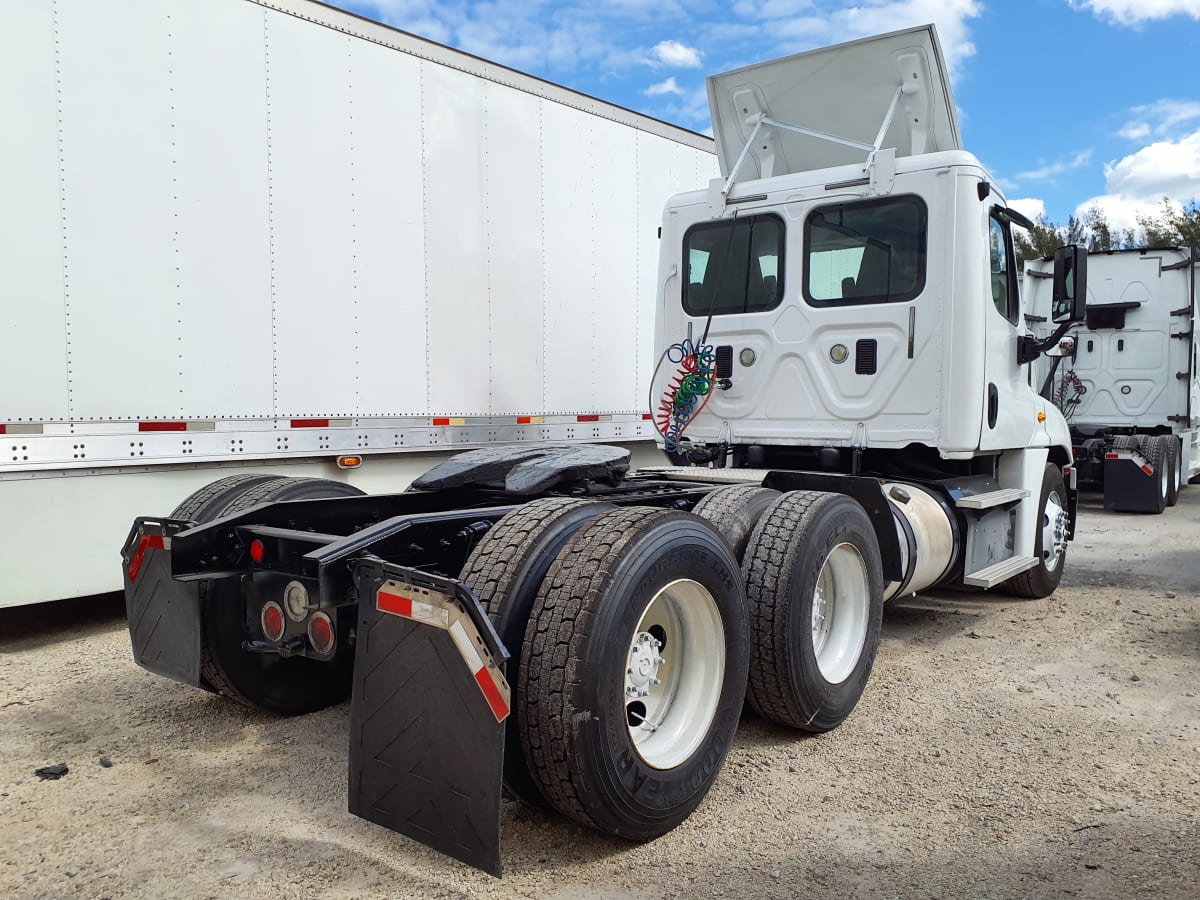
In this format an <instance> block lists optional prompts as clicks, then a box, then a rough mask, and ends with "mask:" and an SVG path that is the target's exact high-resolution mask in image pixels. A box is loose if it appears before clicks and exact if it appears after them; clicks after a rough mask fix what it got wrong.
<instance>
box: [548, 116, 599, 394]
mask: <svg viewBox="0 0 1200 900" xmlns="http://www.w3.org/2000/svg"><path fill="white" fill-rule="evenodd" d="M594 150H595V148H594V146H593V117H592V116H590V115H588V114H587V113H582V112H579V111H577V110H574V109H569V108H567V107H563V106H558V105H556V104H554V103H543V105H542V196H543V201H542V202H543V208H544V215H545V222H546V225H545V228H546V249H545V262H544V273H545V280H546V303H545V309H546V314H545V321H544V328H545V344H546V357H545V365H546V411H547V412H548V413H577V412H582V411H587V410H589V409H591V407H592V401H593V399H594V397H595V391H594V385H595V381H596V379H597V378H601V377H605V375H606V374H607V373H606V372H604V371H602V368H601V359H602V357H601V358H600V359H598V357H597V347H596V317H597V315H598V311H597V308H596V304H597V279H598V272H597V269H598V268H599V266H600V265H601V263H602V261H601V259H600V258H599V256H598V255H597V254H596V253H594V252H593V250H594V248H595V246H596V241H597V234H596V225H597V222H596V190H595V175H596V170H597V168H599V167H600V166H604V165H607V161H606V160H602V159H597V158H596V154H595V152H594Z"/></svg>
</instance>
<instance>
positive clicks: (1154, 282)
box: [1025, 247, 1200, 513]
mask: <svg viewBox="0 0 1200 900" xmlns="http://www.w3.org/2000/svg"><path fill="white" fill-rule="evenodd" d="M1052 265H1053V261H1052V260H1046V259H1035V260H1030V261H1029V262H1027V263H1026V266H1025V293H1026V295H1027V296H1028V304H1027V305H1028V318H1029V319H1030V325H1031V328H1032V330H1033V331H1034V333H1036V334H1040V335H1043V336H1046V335H1048V334H1049V333H1050V331H1051V330H1052V327H1053V326H1052V325H1051V324H1050V321H1049V309H1050V304H1051V293H1052V289H1053V286H1052V281H1053V272H1052ZM1089 271H1090V276H1091V277H1090V280H1089V281H1088V300H1087V317H1086V319H1085V320H1084V321H1083V322H1080V323H1079V324H1077V325H1075V326H1074V327H1072V328H1071V330H1070V331H1068V332H1067V334H1065V335H1064V336H1063V338H1062V342H1061V346H1059V347H1057V348H1055V349H1054V350H1053V355H1052V356H1046V357H1042V358H1041V359H1040V360H1039V361H1038V364H1037V365H1035V366H1034V367H1033V376H1034V384H1035V386H1036V387H1038V388H1039V389H1040V390H1041V391H1042V393H1043V394H1044V395H1045V396H1047V397H1048V398H1049V399H1051V400H1052V401H1053V402H1054V403H1055V404H1056V405H1057V406H1058V407H1059V408H1060V409H1061V410H1062V411H1063V413H1064V415H1065V416H1066V419H1067V423H1068V424H1069V425H1070V426H1071V438H1072V441H1073V442H1074V444H1075V469H1076V471H1077V472H1078V475H1079V483H1080V486H1081V487H1084V488H1088V489H1092V490H1099V491H1102V492H1103V496H1104V506H1105V507H1106V508H1107V509H1113V510H1119V511H1128V512H1150V513H1161V512H1162V511H1163V510H1164V509H1165V508H1167V507H1169V506H1174V505H1175V503H1176V501H1177V500H1178V499H1179V492H1180V491H1181V490H1182V489H1183V488H1184V487H1185V486H1186V485H1187V483H1188V481H1189V480H1190V479H1192V478H1194V477H1195V476H1196V475H1197V474H1198V473H1200V381H1198V380H1197V371H1196V370H1197V366H1196V352H1197V351H1196V335H1195V327H1194V323H1195V320H1196V262H1195V259H1194V258H1193V255H1192V252H1191V251H1190V250H1185V249H1182V248H1178V247H1147V248H1142V249H1132V250H1116V251H1112V252H1108V253H1101V254H1093V255H1092V257H1091V259H1090V270H1089Z"/></svg>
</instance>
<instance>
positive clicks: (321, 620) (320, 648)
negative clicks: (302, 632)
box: [308, 612, 335, 656]
mask: <svg viewBox="0 0 1200 900" xmlns="http://www.w3.org/2000/svg"><path fill="white" fill-rule="evenodd" d="M308 642H309V643H310V644H312V648H313V649H314V650H316V651H317V652H318V653H320V654H321V655H322V656H328V655H329V654H330V653H332V652H333V647H334V643H335V638H334V631H333V620H332V619H330V618H329V616H328V615H327V614H325V613H323V612H316V613H313V615H312V618H311V619H309V620H308Z"/></svg>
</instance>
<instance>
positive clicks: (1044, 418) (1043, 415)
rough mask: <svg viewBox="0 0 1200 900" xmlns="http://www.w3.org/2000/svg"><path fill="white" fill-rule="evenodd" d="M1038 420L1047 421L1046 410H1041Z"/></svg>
mask: <svg viewBox="0 0 1200 900" xmlns="http://www.w3.org/2000/svg"><path fill="white" fill-rule="evenodd" d="M1038 421H1039V422H1045V421H1046V414H1045V413H1044V412H1040V413H1038Z"/></svg>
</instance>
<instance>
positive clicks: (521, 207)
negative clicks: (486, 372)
mask: <svg viewBox="0 0 1200 900" xmlns="http://www.w3.org/2000/svg"><path fill="white" fill-rule="evenodd" d="M543 102H544V101H541V100H538V98H536V97H531V96H529V95H528V94H522V93H518V92H516V91H514V90H512V89H511V88H506V87H501V86H499V85H488V86H487V89H486V97H485V101H484V103H485V107H484V108H485V116H484V131H483V145H482V147H481V148H480V149H481V151H482V152H483V159H484V167H485V168H484V193H485V197H486V203H487V209H486V212H485V221H486V224H487V235H488V236H487V253H488V299H489V303H490V311H489V315H488V321H489V324H490V331H491V340H490V341H489V344H488V347H489V354H490V361H491V372H490V383H491V391H490V393H491V396H490V404H489V411H490V412H492V413H495V414H511V415H529V414H534V415H536V414H538V413H540V412H542V411H543V410H544V398H543V382H542V378H543V366H542V317H543V283H542V240H543V227H542V225H543V221H542V210H541V196H542V159H541V135H540V132H541V109H540V107H541V104H542V103H543Z"/></svg>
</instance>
